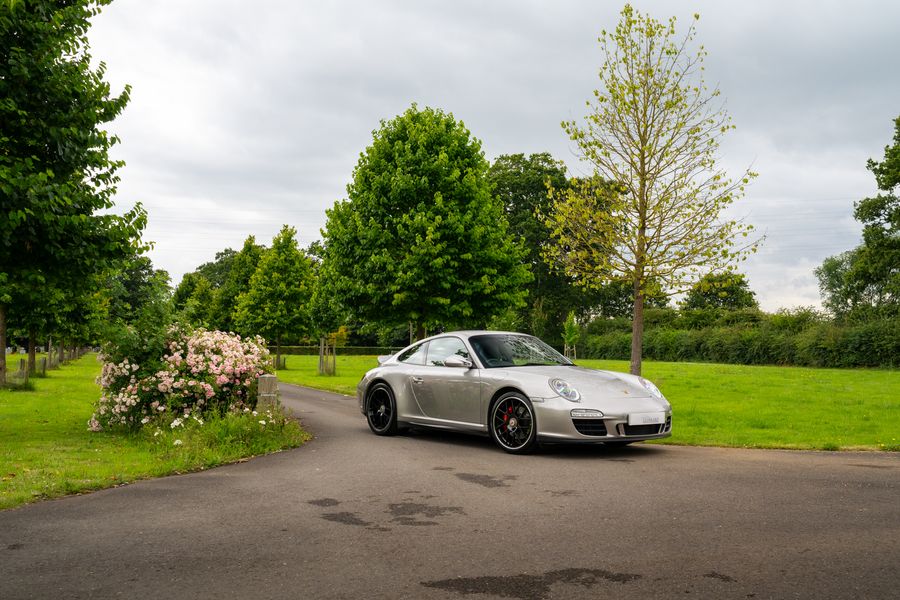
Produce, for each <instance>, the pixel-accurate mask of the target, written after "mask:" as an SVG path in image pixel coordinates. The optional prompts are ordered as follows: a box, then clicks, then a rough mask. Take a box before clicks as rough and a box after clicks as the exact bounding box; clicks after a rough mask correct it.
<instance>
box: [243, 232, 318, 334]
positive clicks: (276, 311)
mask: <svg viewBox="0 0 900 600" xmlns="http://www.w3.org/2000/svg"><path fill="white" fill-rule="evenodd" d="M296 235H297V230H296V229H294V228H293V227H288V226H287V225H285V226H284V227H283V228H282V229H281V231H280V232H279V233H278V235H276V236H275V238H274V239H273V240H272V247H271V248H270V249H269V250H267V251H266V252H265V253H264V254H263V255H262V258H261V259H260V261H259V266H258V268H257V269H256V271H255V272H254V273H253V276H252V277H250V286H249V288H248V289H247V291H246V292H243V293H241V295H240V296H238V299H237V310H236V314H235V322H236V324H237V326H238V328H239V330H240V331H241V332H242V333H246V334H256V335H261V336H263V337H265V338H266V339H267V340H269V341H270V342H272V341H274V342H276V343H278V344H279V345H280V342H281V340H282V339H284V338H287V337H291V338H299V337H300V336H301V335H304V334H305V333H307V331H308V329H309V318H310V317H309V301H310V298H311V296H312V290H313V272H312V265H311V263H310V260H309V258H308V257H307V256H306V255H305V254H304V253H303V252H302V251H301V250H300V248H298V246H297V240H296V238H295V236H296Z"/></svg>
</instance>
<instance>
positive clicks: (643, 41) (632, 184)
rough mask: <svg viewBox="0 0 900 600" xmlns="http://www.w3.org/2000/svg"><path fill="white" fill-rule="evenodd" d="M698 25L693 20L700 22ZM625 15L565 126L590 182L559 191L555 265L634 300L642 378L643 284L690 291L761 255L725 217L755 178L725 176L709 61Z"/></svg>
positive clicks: (686, 40) (660, 29)
mask: <svg viewBox="0 0 900 600" xmlns="http://www.w3.org/2000/svg"><path fill="white" fill-rule="evenodd" d="M697 18H699V17H697V16H696V15H695V20H696V19H697ZM695 31H696V30H695V25H694V24H692V25H691V26H690V27H689V29H688V31H687V33H686V34H685V35H684V36H682V37H678V36H676V33H675V19H674V18H672V19H670V20H669V22H668V24H663V23H660V22H659V21H656V20H655V19H653V18H652V17H650V16H649V15H644V14H641V13H639V12H638V11H635V10H634V9H633V8H632V7H631V6H630V5H625V8H624V9H623V10H622V13H621V20H620V21H619V23H618V25H617V26H616V29H615V31H613V32H607V31H603V32H602V34H601V36H600V44H601V47H602V50H603V54H604V61H603V64H602V65H601V67H600V82H601V88H600V89H598V90H597V91H595V93H594V100H593V101H589V102H588V107H589V109H590V112H589V113H588V115H587V116H586V117H585V123H584V125H583V126H579V125H578V124H577V123H575V122H574V121H570V122H564V123H563V128H564V129H565V130H566V132H567V133H568V135H569V136H570V138H571V139H572V140H573V141H574V142H575V144H576V145H577V147H578V150H579V153H580V156H581V158H582V159H583V160H585V161H586V162H588V163H590V164H591V165H593V167H594V169H595V177H594V178H589V179H586V180H585V181H583V182H582V183H581V184H580V185H576V186H572V187H570V188H568V189H564V190H558V191H554V199H555V202H554V206H553V211H552V213H551V214H550V216H549V218H548V220H547V225H548V226H549V227H550V230H551V234H552V236H553V237H554V238H555V239H556V242H557V243H556V244H554V245H551V246H549V247H548V255H549V256H550V257H551V258H552V259H554V260H557V261H559V262H560V263H561V264H562V265H563V266H564V268H565V269H566V272H567V273H569V274H570V275H572V276H573V277H576V278H577V279H578V281H579V282H580V283H581V284H583V285H587V286H591V287H598V286H602V285H604V284H605V283H608V282H610V281H614V280H623V281H626V282H628V283H629V284H630V285H631V287H632V290H633V294H634V295H633V298H634V301H633V310H632V322H633V326H632V342H631V372H632V373H634V374H640V372H641V343H642V340H643V333H644V318H643V312H644V300H645V296H646V295H647V291H648V286H650V285H659V286H661V288H662V289H663V290H664V291H666V292H668V293H674V292H677V291H683V290H686V289H688V288H689V287H690V285H691V284H692V283H693V282H694V281H695V280H696V279H697V278H698V277H699V275H700V274H701V273H703V272H708V271H718V270H722V269H724V268H726V267H727V266H729V265H731V264H733V263H734V262H736V261H737V260H739V259H741V258H745V257H746V254H747V253H748V252H749V251H751V250H755V244H754V243H750V244H747V245H744V246H741V245H740V244H738V242H737V241H736V240H737V239H739V238H740V237H741V236H744V237H746V236H747V235H748V233H749V231H750V230H751V229H752V227H750V226H748V225H745V224H743V223H740V222H737V221H733V220H727V219H722V218H721V214H720V213H721V211H722V209H724V208H725V207H727V206H728V205H730V204H731V203H732V202H734V200H735V199H737V198H739V197H740V196H742V195H743V191H744V186H745V185H746V184H747V183H748V182H749V180H750V179H751V178H752V177H753V176H754V174H753V173H751V172H749V171H747V172H745V173H744V174H743V175H742V176H741V178H740V179H738V180H737V181H733V180H732V179H730V178H729V177H728V175H727V174H726V173H725V172H724V171H723V170H722V169H721V168H720V167H719V165H718V162H717V155H718V151H719V145H720V141H721V139H722V136H723V135H724V134H725V133H726V132H727V131H729V130H730V129H732V128H733V126H732V124H731V120H730V118H729V117H728V115H727V114H726V112H725V110H724V107H722V106H721V105H720V104H717V103H716V102H717V101H716V98H717V97H718V96H719V90H718V89H713V90H709V89H708V88H707V86H706V84H705V83H704V81H703V77H702V66H703V59H704V57H705V56H706V51H705V50H704V49H703V47H702V46H700V47H699V49H697V50H696V51H693V50H691V48H690V46H691V43H692V42H693V40H694V37H695Z"/></svg>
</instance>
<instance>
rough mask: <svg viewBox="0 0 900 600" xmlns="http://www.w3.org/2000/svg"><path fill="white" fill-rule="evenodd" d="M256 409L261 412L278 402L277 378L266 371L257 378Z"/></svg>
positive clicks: (273, 406)
mask: <svg viewBox="0 0 900 600" xmlns="http://www.w3.org/2000/svg"><path fill="white" fill-rule="evenodd" d="M256 391H257V397H256V410H257V411H259V412H262V411H264V410H266V409H269V408H275V405H276V404H277V403H278V378H277V377H275V376H274V375H270V374H268V373H266V374H265V375H260V376H259V379H257V387H256Z"/></svg>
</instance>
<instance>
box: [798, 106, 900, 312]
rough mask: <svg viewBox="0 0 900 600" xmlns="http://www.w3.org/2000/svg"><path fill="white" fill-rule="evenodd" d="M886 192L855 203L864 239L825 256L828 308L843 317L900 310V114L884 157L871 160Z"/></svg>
mask: <svg viewBox="0 0 900 600" xmlns="http://www.w3.org/2000/svg"><path fill="white" fill-rule="evenodd" d="M866 166H867V168H868V169H869V171H871V172H872V174H873V175H875V182H876V184H877V185H878V189H879V190H880V191H881V192H883V193H879V194H878V195H876V196H874V197H872V198H864V199H863V200H860V201H859V202H857V203H856V204H855V205H854V211H853V216H854V218H855V219H856V220H857V221H859V222H860V223H862V225H863V243H862V244H861V245H860V246H858V247H857V248H855V249H853V250H849V251H847V252H844V253H842V254H839V255H837V256H832V257H829V258H826V259H825V261H824V262H823V263H822V266H821V267H819V268H818V269H816V271H815V273H816V276H817V277H818V279H819V290H820V292H821V294H822V298H823V302H822V303H823V304H824V305H825V308H827V309H828V310H829V311H831V312H832V313H833V314H834V315H836V316H838V317H847V316H854V317H860V318H862V317H867V316H870V315H871V316H874V317H876V318H877V317H881V316H887V315H896V314H900V197H898V195H897V191H896V190H897V188H898V186H900V117H897V118H896V119H895V120H894V144H893V145H892V146H886V147H885V149H884V159H883V160H882V161H881V162H876V161H874V160H872V159H869V161H868V162H867V164H866Z"/></svg>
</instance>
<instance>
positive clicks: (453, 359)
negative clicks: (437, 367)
mask: <svg viewBox="0 0 900 600" xmlns="http://www.w3.org/2000/svg"><path fill="white" fill-rule="evenodd" d="M444 366H445V367H457V368H460V369H471V368H472V367H473V364H472V361H471V360H469V359H468V358H464V357H462V356H458V355H456V356H448V357H447V359H446V360H445V361H444Z"/></svg>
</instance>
